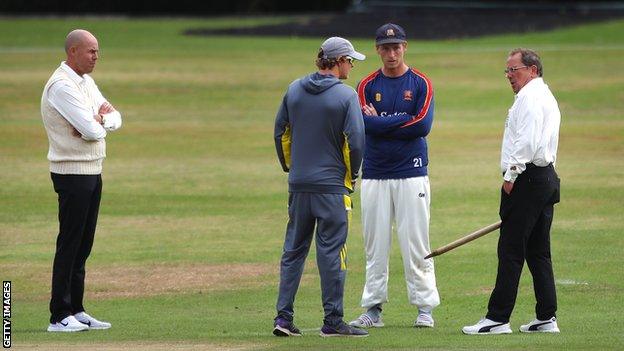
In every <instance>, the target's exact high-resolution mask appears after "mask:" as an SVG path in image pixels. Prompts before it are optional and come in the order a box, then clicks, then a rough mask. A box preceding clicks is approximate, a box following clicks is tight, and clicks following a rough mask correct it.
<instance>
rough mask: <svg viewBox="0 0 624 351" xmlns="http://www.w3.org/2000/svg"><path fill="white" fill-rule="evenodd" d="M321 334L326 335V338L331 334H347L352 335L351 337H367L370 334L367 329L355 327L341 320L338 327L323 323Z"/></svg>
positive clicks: (347, 335)
mask: <svg viewBox="0 0 624 351" xmlns="http://www.w3.org/2000/svg"><path fill="white" fill-rule="evenodd" d="M320 335H321V336H322V337H324V338H327V337H331V336H346V337H351V338H365V337H367V336H368V332H367V331H366V330H364V329H359V328H355V327H352V326H350V325H347V324H346V323H344V322H341V323H340V324H338V326H336V327H330V326H329V325H327V324H325V325H323V327H322V328H321V334H320Z"/></svg>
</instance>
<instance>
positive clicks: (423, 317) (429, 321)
mask: <svg viewBox="0 0 624 351" xmlns="http://www.w3.org/2000/svg"><path fill="white" fill-rule="evenodd" d="M433 324H434V322H433V317H432V316H431V314H427V313H419V314H418V317H416V320H415V321H414V327H416V328H433Z"/></svg>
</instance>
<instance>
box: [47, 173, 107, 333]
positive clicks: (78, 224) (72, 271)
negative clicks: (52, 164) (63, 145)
mask: <svg viewBox="0 0 624 351" xmlns="http://www.w3.org/2000/svg"><path fill="white" fill-rule="evenodd" d="M51 177H52V183H53V184H54V191H56V193H57V194H58V203H59V212H58V217H59V234H58V237H57V239H56V254H55V255H54V265H53V267H52V298H51V300H50V313H51V316H50V323H56V322H59V321H61V320H62V319H63V318H65V317H67V316H69V315H73V314H76V313H78V312H82V311H84V307H83V305H82V299H83V296H84V280H85V262H86V261H87V257H89V254H90V253H91V247H92V246H93V238H94V236H95V227H96V224H97V218H98V211H99V209H100V197H101V194H102V177H101V176H100V175H64V174H56V173H51Z"/></svg>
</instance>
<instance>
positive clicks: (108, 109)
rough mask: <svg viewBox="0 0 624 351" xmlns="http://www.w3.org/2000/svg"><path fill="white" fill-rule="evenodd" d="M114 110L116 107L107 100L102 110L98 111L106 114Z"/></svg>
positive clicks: (101, 107)
mask: <svg viewBox="0 0 624 351" xmlns="http://www.w3.org/2000/svg"><path fill="white" fill-rule="evenodd" d="M113 111H115V107H113V105H111V104H110V103H108V102H105V103H103V104H102V105H101V106H100V110H99V111H98V114H100V115H105V114H107V113H111V112H113Z"/></svg>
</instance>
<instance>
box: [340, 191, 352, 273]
mask: <svg viewBox="0 0 624 351" xmlns="http://www.w3.org/2000/svg"><path fill="white" fill-rule="evenodd" d="M344 204H345V210H346V211H347V231H348V230H349V228H350V227H351V197H350V196H349V195H344ZM340 270H341V271H345V270H347V243H346V242H345V244H344V246H342V248H341V249H340Z"/></svg>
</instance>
